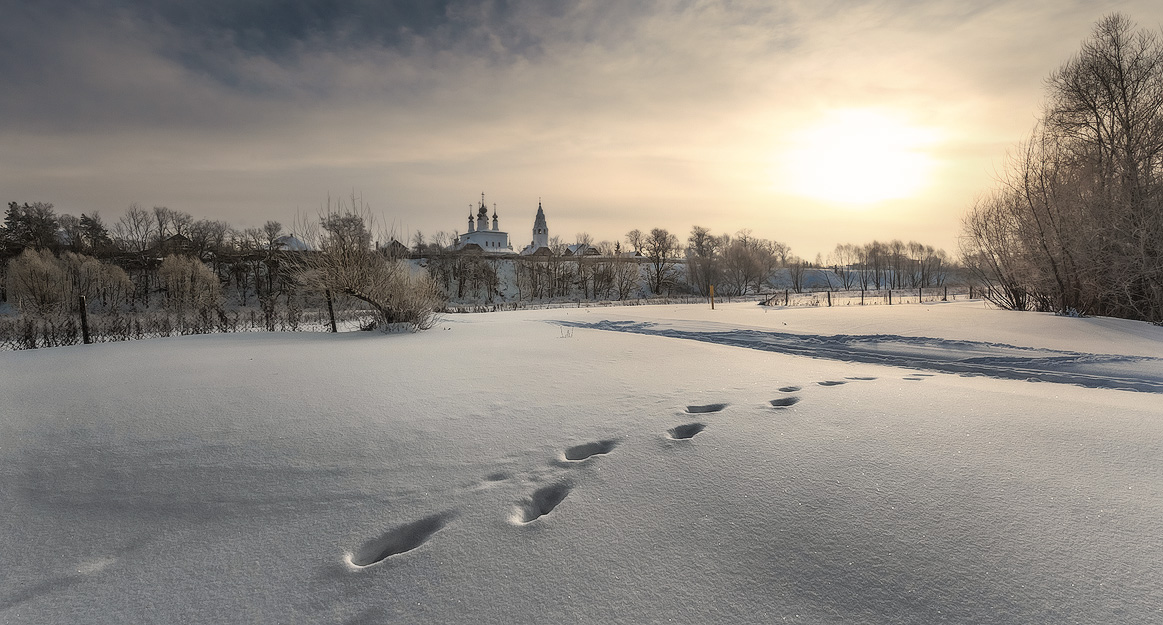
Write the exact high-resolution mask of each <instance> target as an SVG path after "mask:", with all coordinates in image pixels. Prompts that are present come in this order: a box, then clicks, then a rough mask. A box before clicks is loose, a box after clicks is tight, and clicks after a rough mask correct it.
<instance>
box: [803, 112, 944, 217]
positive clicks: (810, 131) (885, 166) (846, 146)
mask: <svg viewBox="0 0 1163 625" xmlns="http://www.w3.org/2000/svg"><path fill="white" fill-rule="evenodd" d="M791 138H792V147H791V148H790V149H788V150H787V151H786V152H785V154H784V164H783V168H782V169H783V175H782V176H781V178H782V181H781V186H782V187H784V189H785V190H790V191H791V192H792V193H794V194H796V195H800V196H804V197H808V198H813V199H817V200H823V201H827V202H833V203H840V204H848V205H853V206H865V205H870V204H876V203H879V202H883V201H885V200H892V199H900V198H908V197H912V196H914V195H916V194H918V193H919V192H920V191H921V190H922V189H923V188H924V187H925V186H927V184H928V182H929V177H930V175H931V173H932V170H933V167H934V159H933V157H932V156H931V155H930V154H928V153H927V152H926V148H927V147H928V146H930V145H932V144H933V143H934V141H935V133H934V132H933V131H931V130H927V129H924V128H920V127H918V126H913V125H910V124H908V123H907V122H904V121H902V120H900V119H899V118H898V117H895V116H893V115H890V114H886V113H882V112H878V111H875V110H868V109H846V110H838V111H832V112H831V113H828V114H827V115H825V116H824V117H823V118H821V119H820V120H819V121H818V122H816V123H815V124H812V125H810V126H808V127H806V128H804V129H803V130H800V131H798V132H795V133H793V134H792V136H791Z"/></svg>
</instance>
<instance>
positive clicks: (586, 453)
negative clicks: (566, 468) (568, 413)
mask: <svg viewBox="0 0 1163 625" xmlns="http://www.w3.org/2000/svg"><path fill="white" fill-rule="evenodd" d="M617 446H618V441H616V440H613V439H611V440H604V441H594V442H592V443H584V444H582V445H574V446H573V447H570V448H569V449H566V450H565V459H566V460H569V461H571V462H581V461H582V460H585V459H586V458H589V457H590V456H600V455H602V454H608V453H610V452H611V451H613V450H614V448H615V447H617Z"/></svg>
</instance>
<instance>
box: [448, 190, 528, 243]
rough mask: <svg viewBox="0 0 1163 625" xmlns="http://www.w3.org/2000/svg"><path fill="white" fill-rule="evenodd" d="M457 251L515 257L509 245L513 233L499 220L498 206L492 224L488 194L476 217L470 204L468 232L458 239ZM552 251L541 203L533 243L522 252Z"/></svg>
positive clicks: (494, 210)
mask: <svg viewBox="0 0 1163 625" xmlns="http://www.w3.org/2000/svg"><path fill="white" fill-rule="evenodd" d="M453 249H455V250H480V251H482V252H486V253H492V254H514V253H515V252H514V250H513V245H512V244H511V243H510V242H509V233H508V232H504V231H502V230H501V227H500V222H499V220H498V218H497V206H496V204H494V205H493V216H492V225H491V227H490V224H489V209H488V206H486V205H485V194H484V193H482V194H481V201H480V204H479V205H477V210H476V214H475V215H474V214H473V209H472V205H469V213H468V232H466V233H464V234H462V235H460V236H458V237H456V243H455V244H453ZM548 252H549V226H548V225H546V223H545V211H544V210H542V208H541V202H540V201H538V202H537V216H536V217H535V218H534V219H533V240H532V241H531V242H530V243H529V245H526V246H525V247H524V249H522V250H521V252H520V253H521V254H522V255H531V254H545V253H548Z"/></svg>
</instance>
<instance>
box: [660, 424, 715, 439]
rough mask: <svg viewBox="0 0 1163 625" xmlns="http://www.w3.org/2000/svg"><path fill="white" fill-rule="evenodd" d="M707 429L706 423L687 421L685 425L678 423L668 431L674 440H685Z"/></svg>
mask: <svg viewBox="0 0 1163 625" xmlns="http://www.w3.org/2000/svg"><path fill="white" fill-rule="evenodd" d="M705 429H707V425H706V424H705V423H687V424H685V425H676V426H674V427H672V428H670V429H669V430H667V431H666V433H667V434H668V435H670V438H672V439H674V440H676V441H677V440H683V439H688V438H693V437H694V435H695V434H698V433H699V432H702V431H703V430H705Z"/></svg>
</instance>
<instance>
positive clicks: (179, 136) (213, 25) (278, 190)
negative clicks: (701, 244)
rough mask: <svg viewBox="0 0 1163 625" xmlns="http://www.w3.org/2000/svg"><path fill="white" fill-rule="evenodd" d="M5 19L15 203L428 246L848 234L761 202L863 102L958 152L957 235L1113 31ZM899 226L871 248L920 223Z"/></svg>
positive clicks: (782, 9) (129, 16)
mask: <svg viewBox="0 0 1163 625" xmlns="http://www.w3.org/2000/svg"><path fill="white" fill-rule="evenodd" d="M10 4H14V5H15V6H13V7H9V8H6V9H5V10H4V15H5V19H4V20H3V21H0V84H4V85H6V92H5V93H6V97H5V98H3V99H0V141H2V142H3V143H4V145H6V146H9V149H8V150H6V152H5V153H3V154H0V187H3V188H5V189H8V190H9V193H14V194H16V196H15V197H12V198H10V199H19V200H22V201H23V200H29V201H32V200H38V199H44V200H46V201H55V202H57V203H58V206H62V207H64V208H65V209H66V210H69V207H70V206H71V205H79V206H78V207H77V208H74V209H72V210H75V211H76V212H79V211H80V210H81V207H83V206H84V204H83V203H84V202H95V203H98V204H99V205H100V206H103V207H107V208H108V209H109V210H117V209H119V208H123V207H124V206H125V205H127V204H128V203H129V202H130V201H143V202H145V203H147V204H148V203H150V202H154V203H159V204H168V205H171V206H176V207H178V208H180V209H182V210H188V211H191V212H194V213H196V214H199V215H206V216H212V217H217V218H226V219H230V220H232V221H241V220H244V219H253V220H254V221H255V222H257V223H261V222H262V221H263V220H264V219H265V218H276V219H283V220H284V221H286V220H287V217H286V212H288V211H290V210H293V209H294V207H295V206H308V207H310V206H314V205H316V204H317V203H318V202H319V200H320V199H321V198H322V197H323V196H324V195H325V194H326V193H327V192H328V191H329V190H330V191H332V192H340V193H342V192H345V191H346V190H347V189H349V188H351V187H358V188H359V189H360V190H362V191H363V192H364V195H365V197H367V198H369V201H371V202H372V203H373V204H374V205H379V206H384V207H386V208H389V209H390V210H395V211H398V212H400V213H401V214H402V215H403V217H402V218H403V219H406V220H407V221H409V222H410V223H411V224H412V225H413V226H414V227H423V228H425V229H426V230H429V231H431V230H435V229H441V228H444V229H452V228H455V227H457V226H458V225H459V222H460V219H459V217H460V215H459V209H457V208H456V207H457V206H459V205H460V204H461V203H467V202H470V201H472V199H473V198H474V197H475V196H476V194H477V193H479V192H480V191H482V190H484V191H486V192H489V193H490V195H492V196H493V197H494V198H496V199H498V200H499V201H500V202H501V204H502V205H501V208H502V212H503V213H505V214H511V213H512V212H513V211H508V212H506V208H505V205H506V203H508V204H512V205H520V206H525V205H526V204H532V203H533V202H535V201H536V197H537V196H539V195H552V196H554V198H553V199H554V201H555V202H556V203H558V204H559V205H560V206H562V210H563V211H566V212H572V213H573V214H581V213H582V212H584V214H585V217H581V216H579V217H578V218H577V219H578V221H577V224H576V225H572V224H571V222H569V221H567V218H566V217H564V216H561V215H562V214H561V213H560V212H559V213H558V214H557V215H558V216H556V217H555V218H556V219H557V220H558V221H557V223H561V224H563V227H565V228H567V229H568V230H567V232H568V231H569V230H574V229H575V228H576V229H589V230H591V231H596V230H598V226H586V225H584V223H583V220H584V219H586V218H593V219H597V216H601V215H605V216H607V217H605V219H607V221H606V222H604V223H605V224H606V225H603V226H602V227H604V228H608V229H609V230H608V231H607V232H606V233H605V234H603V233H602V232H594V234H596V235H597V236H599V238H606V237H612V236H616V235H617V234H618V233H619V232H623V231H625V230H628V229H630V228H632V227H650V226H652V225H663V226H665V227H670V228H672V229H674V230H680V229H683V228H686V227H689V224H690V223H694V222H699V223H703V224H704V225H711V226H712V227H715V228H716V229H719V230H726V231H734V230H736V229H738V228H741V227H745V226H746V227H752V228H753V229H755V230H756V231H757V233H760V234H762V232H761V231H762V229H763V228H764V227H766V226H765V224H773V225H772V226H771V227H772V228H773V229H774V228H776V227H777V226H774V224H777V223H778V224H780V225H779V226H778V228H779V229H780V231H781V232H782V231H786V230H787V226H789V225H791V226H795V224H796V223H797V222H804V223H806V220H809V217H808V215H809V214H810V215H814V216H816V217H818V218H819V219H821V220H824V219H830V218H837V219H844V218H843V217H842V216H838V214H836V213H834V212H831V211H829V210H828V209H827V208H826V207H823V208H821V207H815V206H812V207H806V205H804V204H796V203H794V201H793V200H792V199H791V198H790V197H787V196H786V195H785V194H781V193H780V192H779V190H778V189H773V188H772V181H771V179H772V176H771V167H772V166H773V163H774V162H777V161H778V160H779V155H780V154H781V153H782V151H784V150H786V149H788V146H789V142H790V141H791V140H792V137H794V135H795V131H796V130H797V129H798V128H802V127H804V126H806V125H810V124H812V123H815V122H817V121H818V120H820V119H824V118H826V117H827V115H828V113H829V111H832V110H835V109H851V108H860V107H863V108H870V109H879V110H891V111H893V112H894V116H896V117H899V118H903V119H905V120H907V121H909V122H910V123H913V124H915V125H917V126H920V127H923V128H926V129H932V130H934V131H935V132H940V133H941V134H942V136H943V137H945V138H946V141H945V143H944V144H942V145H940V146H934V147H933V148H932V149H933V152H934V154H936V155H937V156H938V157H939V158H940V159H942V163H943V164H942V167H940V168H939V172H938V174H937V176H938V178H939V179H938V181H937V182H936V183H934V185H933V186H934V187H935V188H936V191H935V195H934V196H933V197H932V198H929V200H926V201H928V202H929V203H928V204H927V205H926V206H927V207H928V208H920V207H919V206H920V205H922V204H924V202H923V201H921V200H918V201H917V202H916V203H917V205H918V208H915V209H908V210H912V211H913V212H914V213H916V212H923V213H924V214H925V215H926V216H929V217H931V219H932V220H933V222H934V223H935V222H936V221H937V219H938V218H937V217H935V216H933V215H935V214H937V213H940V214H941V215H944V220H945V221H946V223H947V224H948V225H947V226H946V227H945V230H944V234H941V235H938V236H941V237H943V238H944V239H945V241H946V242H948V241H950V240H951V239H952V237H953V233H954V231H955V230H956V222H957V218H958V217H957V215H958V211H959V210H962V209H963V207H964V206H965V205H967V204H968V202H969V201H970V200H971V198H968V197H963V196H964V195H965V194H966V193H968V192H969V191H968V190H971V189H973V188H975V186H977V185H982V184H988V178H989V173H990V172H989V159H990V158H992V157H991V156H990V155H995V156H996V157H998V158H999V159H1000V157H1001V152H1002V151H1004V147H1005V146H1006V145H1008V144H1010V143H1012V142H1013V141H1015V140H1017V139H1018V138H1020V135H1021V133H1023V132H1024V131H1025V130H1026V129H1027V128H1028V127H1029V125H1030V122H1031V121H1032V119H1033V116H1034V114H1036V112H1037V107H1038V102H1039V100H1040V90H1041V84H1042V83H1041V80H1042V77H1043V76H1045V75H1046V73H1047V72H1048V71H1049V70H1050V69H1052V68H1053V67H1054V66H1056V65H1057V64H1058V63H1060V62H1061V61H1063V60H1065V59H1066V58H1067V57H1068V56H1069V55H1070V54H1072V53H1073V52H1074V51H1075V50H1076V49H1077V46H1078V42H1079V41H1080V40H1081V39H1082V38H1084V37H1085V36H1086V35H1087V34H1088V32H1089V28H1090V26H1091V24H1093V22H1094V21H1095V20H1097V19H1098V18H1100V17H1101V15H1102V13H1103V12H1107V10H1106V9H1104V8H1101V7H1100V8H1095V7H1094V6H1092V5H1090V4H1088V3H1084V2H1081V1H1079V0H1075V1H1072V2H1051V1H1049V0H1045V1H1043V0H1023V1H1017V0H1012V1H1002V0H998V1H994V2H987V3H969V4H967V3H964V2H954V1H952V0H945V1H939V2H917V1H915V0H886V1H871V2H846V1H845V2H840V1H836V2H809V1H808V0H800V1H791V2H780V3H772V2H768V1H759V0H753V1H752V0H738V1H735V2H729V3H728V2H718V1H710V0H690V1H687V2H671V1H663V0H656V1H643V2H602V1H597V0H579V1H578V2H571V3H561V2H553V1H549V0H545V1H534V0H512V1H494V2H466V1H463V0H444V1H440V2H424V1H419V0H416V1H395V2H383V1H375V0H348V1H335V0H298V1H295V2H275V1H273V0H234V1H229V0H210V1H209V2H193V3H191V2H179V1H168V2H161V1H153V2H146V1H145V0H121V1H116V0H90V1H89V2H85V3H77V2H66V1H64V0H42V1H39V2H14V3H12V2H10ZM1115 8H1124V9H1126V10H1127V11H1128V12H1129V13H1131V14H1132V16H1133V17H1136V18H1137V19H1139V20H1140V21H1141V22H1142V23H1144V24H1152V23H1154V22H1150V20H1152V19H1154V20H1158V19H1160V17H1163V9H1160V8H1159V7H1155V6H1154V5H1153V4H1150V5H1149V4H1147V3H1146V2H1140V3H1137V4H1134V3H1131V4H1120V5H1118V6H1116V7H1115ZM13 146H15V148H16V149H13ZM232 198H234V199H232ZM904 204H907V203H904ZM935 206H939V207H940V209H939V210H938V209H936V208H933V207H935ZM709 207H710V208H709ZM901 210H905V209H904V208H902V209H901ZM709 212H713V213H714V215H713V216H711V217H708V214H709ZM887 214H888V213H886V215H887ZM252 215H253V217H251V216H252ZM708 220H710V221H714V223H710V221H708ZM884 222H885V223H884V224H883V226H880V230H879V231H873V230H869V229H868V228H865V229H864V230H863V231H862V232H863V233H869V232H875V233H876V234H875V236H886V235H883V234H880V232H885V233H888V232H890V231H892V229H893V228H898V229H899V228H902V227H904V226H900V225H899V224H897V223H894V222H893V221H892V219H890V218H888V217H886V218H885V219H884ZM591 223H592V222H591ZM619 224H620V225H619ZM809 226H810V227H812V228H817V229H818V228H819V227H820V225H819V222H816V223H813V224H809V225H805V226H803V227H804V228H805V229H806V228H809ZM510 227H513V228H514V229H516V228H515V226H510ZM795 227H798V226H795ZM830 227H833V228H834V227H835V226H830ZM933 227H936V226H931V227H930V230H929V231H930V232H932V231H933V230H932V228H933ZM922 234H923V233H920V232H918V233H917V234H916V235H915V236H916V237H917V238H922ZM857 235H859V236H864V234H862V233H857V234H856V235H852V238H857ZM766 236H775V234H774V233H772V234H768V235H766ZM781 236H782V235H781ZM793 236H801V235H795V234H794V232H793ZM802 236H803V240H804V241H807V240H809V239H808V235H806V234H804V235H802ZM812 236H815V235H812ZM827 236H830V237H834V236H839V235H835V234H831V233H829V234H828V235H827ZM899 236H903V237H906V238H908V237H909V236H914V235H907V234H901V235H899ZM947 244H948V243H946V245H947ZM828 247H830V245H829V246H828Z"/></svg>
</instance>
